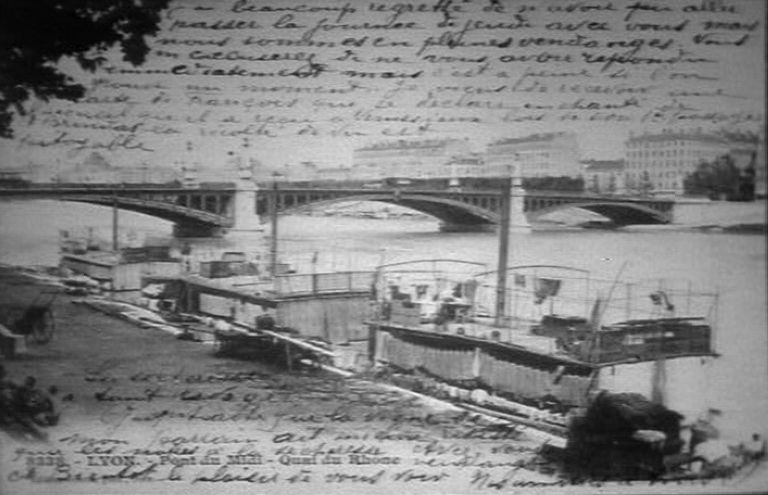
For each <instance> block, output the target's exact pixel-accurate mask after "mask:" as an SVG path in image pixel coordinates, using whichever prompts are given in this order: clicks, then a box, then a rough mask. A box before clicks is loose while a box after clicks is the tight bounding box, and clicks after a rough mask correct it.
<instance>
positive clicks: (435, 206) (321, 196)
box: [256, 184, 674, 230]
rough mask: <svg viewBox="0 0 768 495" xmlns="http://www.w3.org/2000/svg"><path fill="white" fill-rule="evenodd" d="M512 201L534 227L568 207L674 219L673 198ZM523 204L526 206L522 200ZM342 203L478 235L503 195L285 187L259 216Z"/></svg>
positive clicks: (615, 218)
mask: <svg viewBox="0 0 768 495" xmlns="http://www.w3.org/2000/svg"><path fill="white" fill-rule="evenodd" d="M520 195H521V196H522V198H517V199H518V201H511V204H512V208H513V209H514V208H517V209H520V210H522V211H518V212H512V214H511V218H513V219H514V218H515V213H517V214H518V217H521V216H522V215H523V214H524V215H525V218H526V220H527V221H529V222H533V221H536V220H538V219H540V218H541V217H543V216H544V215H546V214H548V213H551V212H554V211H557V210H562V209H565V208H581V209H584V210H588V211H591V212H594V213H597V214H599V215H602V216H604V217H606V218H607V219H608V220H610V221H611V222H612V223H613V224H614V225H616V226H624V225H633V224H664V223H669V222H670V221H671V220H672V212H673V208H674V201H673V200H670V199H653V198H635V197H625V196H598V195H590V194H579V193H564V192H551V191H550V192H546V191H532V192H522V194H520ZM520 199H522V201H520ZM342 201H377V202H382V203H388V204H393V205H398V206H403V207H406V208H411V209H413V210H417V211H420V212H422V213H426V214H427V215H431V216H433V217H435V218H437V219H439V220H440V221H441V222H442V224H443V227H444V229H446V230H478V229H482V228H484V227H487V226H490V225H492V224H496V223H498V222H499V221H500V219H501V205H502V198H501V191H499V190H467V191H462V190H428V189H411V188H398V187H386V188H377V189H370V188H357V189H354V188H338V189H333V188H312V187H295V186H291V185H290V184H283V185H279V186H277V187H272V188H265V189H262V190H260V191H259V197H258V200H257V207H256V211H257V213H259V214H260V215H268V214H270V213H271V212H272V211H273V209H275V208H276V210H277V212H278V213H290V212H292V211H302V210H305V209H308V208H312V207H317V206H319V205H320V204H323V203H327V204H330V203H338V202H342Z"/></svg>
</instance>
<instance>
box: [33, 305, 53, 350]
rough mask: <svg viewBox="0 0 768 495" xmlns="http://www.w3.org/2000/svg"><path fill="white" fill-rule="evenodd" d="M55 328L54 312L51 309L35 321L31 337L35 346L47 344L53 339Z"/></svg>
mask: <svg viewBox="0 0 768 495" xmlns="http://www.w3.org/2000/svg"><path fill="white" fill-rule="evenodd" d="M55 327H56V324H55V320H54V318H53V312H52V311H51V310H50V309H49V310H47V311H45V313H43V314H42V315H41V316H40V318H39V319H37V320H36V321H35V323H34V324H33V326H32V333H31V334H30V335H29V336H30V337H31V338H32V342H34V343H35V344H46V343H48V342H50V341H51V339H52V338H53V331H54V330H55Z"/></svg>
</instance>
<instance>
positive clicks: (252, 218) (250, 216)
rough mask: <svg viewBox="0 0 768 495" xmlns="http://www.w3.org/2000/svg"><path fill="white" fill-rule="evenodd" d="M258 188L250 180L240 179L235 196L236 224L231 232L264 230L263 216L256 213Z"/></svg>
mask: <svg viewBox="0 0 768 495" xmlns="http://www.w3.org/2000/svg"><path fill="white" fill-rule="evenodd" d="M257 194H258V188H257V187H256V185H255V184H254V183H253V182H251V181H250V180H240V181H238V184H237V190H236V191H235V194H234V197H233V203H234V204H233V207H232V213H233V216H234V221H235V222H234V225H232V227H231V228H230V229H228V231H229V232H263V231H264V227H262V224H263V221H262V218H261V217H260V216H259V215H258V214H257V213H256V197H257Z"/></svg>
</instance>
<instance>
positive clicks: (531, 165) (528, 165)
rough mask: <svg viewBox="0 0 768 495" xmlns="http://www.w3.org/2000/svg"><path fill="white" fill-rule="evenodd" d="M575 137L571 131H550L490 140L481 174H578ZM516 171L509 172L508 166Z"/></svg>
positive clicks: (578, 156)
mask: <svg viewBox="0 0 768 495" xmlns="http://www.w3.org/2000/svg"><path fill="white" fill-rule="evenodd" d="M579 158H580V152H579V145H578V140H577V139H576V135H575V134H573V133H566V132H551V133H545V134H532V135H530V136H525V137H521V138H507V139H501V140H499V141H496V142H493V143H491V144H489V145H488V147H487V149H486V157H485V162H486V167H485V169H486V171H485V175H486V176H490V177H499V176H505V175H508V174H510V173H514V174H515V175H516V176H518V177H573V178H577V177H580V176H581V172H582V167H581V164H580V163H579ZM513 166H514V167H515V168H516V171H515V172H512V169H511V167H513Z"/></svg>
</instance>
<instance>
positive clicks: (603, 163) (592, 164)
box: [581, 160, 626, 194]
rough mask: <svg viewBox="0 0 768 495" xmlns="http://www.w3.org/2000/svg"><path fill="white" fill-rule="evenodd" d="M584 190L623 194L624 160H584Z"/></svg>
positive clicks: (624, 189)
mask: <svg viewBox="0 0 768 495" xmlns="http://www.w3.org/2000/svg"><path fill="white" fill-rule="evenodd" d="M581 163H582V166H583V167H584V190H585V191H587V192H591V193H597V194H623V193H625V192H626V187H625V183H624V160H584V161H582V162H581Z"/></svg>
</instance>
